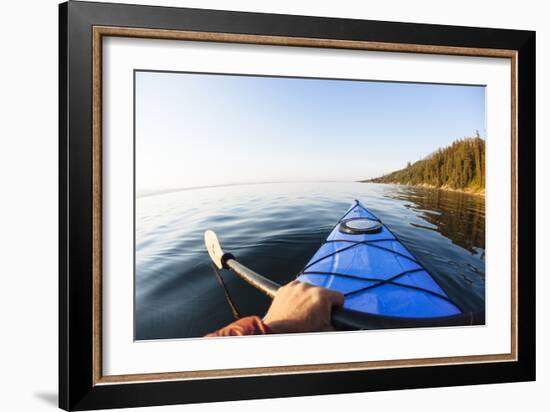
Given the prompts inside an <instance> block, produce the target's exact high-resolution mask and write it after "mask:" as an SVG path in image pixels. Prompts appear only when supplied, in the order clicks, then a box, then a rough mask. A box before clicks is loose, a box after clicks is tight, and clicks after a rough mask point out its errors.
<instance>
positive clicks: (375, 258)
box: [297, 200, 474, 328]
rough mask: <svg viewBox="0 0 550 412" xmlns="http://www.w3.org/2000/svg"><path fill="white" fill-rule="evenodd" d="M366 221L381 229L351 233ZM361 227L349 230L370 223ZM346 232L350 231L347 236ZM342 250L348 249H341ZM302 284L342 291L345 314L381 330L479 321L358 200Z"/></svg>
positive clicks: (315, 258)
mask: <svg viewBox="0 0 550 412" xmlns="http://www.w3.org/2000/svg"><path fill="white" fill-rule="evenodd" d="M361 219H364V220H366V221H375V222H378V223H380V225H378V226H376V228H375V230H373V231H371V232H369V231H368V230H366V231H363V232H361V231H359V230H358V231H357V232H356V233H354V232H350V231H349V230H347V229H348V225H347V224H346V223H347V222H350V221H360V220H361ZM353 223H356V222H353ZM358 223H359V224H358V225H349V226H356V227H369V224H368V223H366V222H365V224H363V225H362V224H361V222H358ZM344 226H345V227H346V230H342V228H343V227H344ZM349 243H351V244H349ZM380 243H385V244H384V246H381V245H380ZM341 244H349V245H346V246H343V247H339V245H341ZM297 279H298V280H300V281H303V282H307V283H310V284H314V285H317V286H322V287H327V288H330V289H334V290H338V291H340V292H341V293H343V294H344V296H345V298H346V299H345V301H344V305H343V308H344V309H347V310H349V311H352V312H357V315H358V316H362V317H363V318H364V319H367V323H368V319H371V320H374V324H375V326H374V327H377V328H379V327H382V328H383V327H399V325H401V324H402V325H403V326H405V327H410V326H433V325H443V326H444V325H449V326H450V325H453V324H455V323H454V322H453V320H456V321H457V322H456V324H468V323H469V321H468V319H470V324H471V322H473V318H474V315H473V314H471V313H468V314H467V313H464V311H463V310H462V309H461V308H460V307H459V306H458V305H457V304H456V303H455V302H454V301H453V300H452V299H451V298H450V297H449V296H448V295H447V293H446V292H445V290H444V289H443V288H442V287H441V285H440V284H439V283H438V282H437V281H436V279H435V277H434V276H433V275H432V274H431V273H429V271H428V270H427V269H426V268H425V267H424V266H423V265H422V264H421V263H420V262H419V261H418V259H417V258H416V257H415V256H414V255H413V254H412V253H411V252H410V251H409V250H408V249H407V248H406V247H405V246H404V244H403V243H402V242H401V241H400V240H399V239H398V237H397V236H396V235H395V234H394V233H393V232H392V231H391V230H390V229H389V228H388V227H387V226H386V225H384V224H383V222H382V221H381V220H380V219H379V218H378V217H377V216H375V215H374V214H373V213H372V212H371V211H369V210H368V209H367V208H366V207H365V206H363V205H362V204H361V202H359V201H358V200H356V201H355V203H354V204H353V205H352V206H351V207H350V208H349V209H348V210H347V212H346V213H345V214H344V215H343V217H342V218H340V220H339V221H338V223H337V224H336V225H335V226H334V227H333V229H332V230H331V232H330V234H329V236H328V237H327V239H326V241H325V242H324V243H323V244H322V245H321V247H320V248H319V250H318V251H317V252H316V253H315V254H314V255H313V256H312V257H311V259H310V261H309V262H308V263H307V264H306V266H305V267H304V269H302V271H300V272H299V273H298V275H297ZM390 324H391V326H389V325H390Z"/></svg>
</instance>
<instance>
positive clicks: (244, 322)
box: [134, 69, 487, 341]
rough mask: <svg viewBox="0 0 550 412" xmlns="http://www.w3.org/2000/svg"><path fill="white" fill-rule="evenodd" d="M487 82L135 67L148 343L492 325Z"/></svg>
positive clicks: (137, 330)
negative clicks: (488, 307)
mask: <svg viewBox="0 0 550 412" xmlns="http://www.w3.org/2000/svg"><path fill="white" fill-rule="evenodd" d="M485 91H486V89H485V87H484V86H482V85H479V86H478V85H461V84H432V83H407V82H384V81H367V80H352V79H331V78H305V77H278V76H256V75H245V74H243V75H239V74H231V75H229V74H215V73H194V72H171V71H155V70H141V69H137V70H134V144H135V153H134V192H135V199H134V200H135V203H134V208H135V211H134V213H135V219H134V226H135V227H134V230H135V244H134V252H135V262H134V265H135V280H134V281H135V300H134V304H135V307H134V335H135V339H136V340H138V341H139V340H161V339H175V338H197V337H204V336H209V337H212V336H229V335H250V334H254V335H259V334H271V333H297V332H320V331H323V332H326V331H332V330H348V329H366V330H372V329H399V328H411V327H425V326H431V327H448V326H458V325H460V326H464V325H483V324H484V322H485V145H486V138H487V133H486V124H485V119H486V113H485V99H486V96H485ZM205 232H206V245H205ZM209 236H210V237H209ZM209 242H210V244H209ZM217 242H221V246H219V245H218V244H217ZM209 248H210V250H208V249H209ZM216 248H217V249H216ZM296 280H297V282H296ZM282 285H287V286H286V287H285V288H284V289H281V290H279V291H277V288H278V287H279V286H282ZM306 285H307V286H306ZM315 293H317V294H315ZM311 296H315V297H317V298H318V299H319V300H320V301H321V303H316V304H315V305H313V304H310V303H308V302H309V301H307V302H306V298H305V297H308V299H309V298H310V297H311ZM331 311H332V314H333V315H334V316H333V321H332V324H331V323H329V322H327V320H326V319H328V320H329V321H330V317H331ZM321 312H322V313H321Z"/></svg>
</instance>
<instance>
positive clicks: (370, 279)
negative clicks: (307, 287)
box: [304, 269, 454, 303]
mask: <svg viewBox="0 0 550 412" xmlns="http://www.w3.org/2000/svg"><path fill="white" fill-rule="evenodd" d="M421 270H424V269H413V270H410V271H405V272H402V273H401V274H403V275H404V274H407V273H410V272H415V271H421ZM304 274H306V275H327V276H339V277H343V278H349V279H358V280H368V281H371V282H378V283H376V284H375V285H371V286H367V287H365V288H361V289H357V290H354V291H352V292H347V293H345V294H344V296H349V295H354V294H356V293H360V292H363V291H364V290H367V289H368V288H371V289H372V288H375V287H377V286H380V285H382V284H384V283H391V284H392V285H395V286H402V287H404V288H410V289H416V290H419V291H422V292H426V293H430V294H433V295H434V296H437V297H439V298H441V299H445V300H448V301H450V302H451V303H454V302H453V301H452V300H451V299H449V298H448V297H447V296H444V295H441V294H439V293H436V292H432V291H431V290H428V289H424V288H419V287H418V286H413V285H406V284H404V283H399V282H395V281H394V280H390V279H388V280H383V281H380V279H378V278H364V277H360V276H352V275H346V274H344V273H335V272H309V271H308V272H304ZM401 274H400V275H401ZM393 279H395V277H394V278H393Z"/></svg>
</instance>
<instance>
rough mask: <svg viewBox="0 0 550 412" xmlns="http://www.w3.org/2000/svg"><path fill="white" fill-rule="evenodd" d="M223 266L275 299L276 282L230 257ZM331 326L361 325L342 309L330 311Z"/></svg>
mask: <svg viewBox="0 0 550 412" xmlns="http://www.w3.org/2000/svg"><path fill="white" fill-rule="evenodd" d="M223 263H224V266H225V267H226V268H227V269H231V270H232V271H233V272H235V274H236V275H237V276H239V277H240V278H241V279H243V280H244V281H245V282H247V283H249V284H250V285H252V286H254V287H255V288H256V289H258V290H260V291H262V292H263V293H265V294H266V295H267V296H269V297H270V298H271V299H273V298H274V297H275V293H277V290H278V289H279V288H280V287H281V285H279V284H278V283H276V282H273V281H272V280H270V279H267V278H266V277H264V276H262V275H260V274H259V273H256V272H254V271H253V270H251V269H249V268H247V267H246V266H244V265H242V264H240V263H239V262H237V261H236V260H235V259H234V258H233V257H232V256H231V257H228V258H227V259H223ZM332 325H333V326H334V327H336V328H338V329H346V330H350V329H361V327H362V325H361V324H360V323H358V322H357V321H356V320H355V319H354V317H353V316H351V314H350V313H349V312H348V311H347V310H346V309H343V308H335V309H334V310H333V311H332Z"/></svg>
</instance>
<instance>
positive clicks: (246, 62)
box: [59, 1, 535, 410]
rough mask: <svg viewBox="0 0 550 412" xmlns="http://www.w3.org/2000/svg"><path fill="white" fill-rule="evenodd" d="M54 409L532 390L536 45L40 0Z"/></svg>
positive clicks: (519, 39)
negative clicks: (54, 310) (55, 349)
mask: <svg viewBox="0 0 550 412" xmlns="http://www.w3.org/2000/svg"><path fill="white" fill-rule="evenodd" d="M59 11H60V28H59V33H60V34H59V41H60V49H59V50H60V66H59V76H60V77H59V79H60V81H59V87H60V111H59V116H60V144H59V148H60V157H59V159H60V163H59V168H60V174H59V175H60V202H59V203H60V236H59V237H60V259H59V262H60V264H59V266H60V273H59V297H60V303H59V305H60V309H59V325H60V327H59V330H60V339H59V342H60V348H59V350H60V356H59V359H60V367H59V393H60V396H59V406H60V407H61V408H63V409H66V410H89V409H103V408H115V407H132V406H147V405H163V404H177V403H191V402H212V401H223V400H237V399H258V398H268V397H288V396H304V395H316V394H330V393H346V392H358V391H379V390H390V389H401V388H425V387H438V386H451V385H471V384H482V383H497V382H515V381H527V380H534V379H535V213H534V208H535V183H534V182H535V33H534V32H531V31H517V30H506V29H488V28H472V27H455V26H442V25H426V24H409V23H394V22H380V21H365V20H351V19H333V18H318V17H306V16H290V15H270V14H257V13H243V12H228V11H215V10H200V9H182V8H169V7H150V6H136V5H122V4H107V3H86V2H76V1H71V2H68V3H63V4H61V5H60V9H59Z"/></svg>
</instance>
